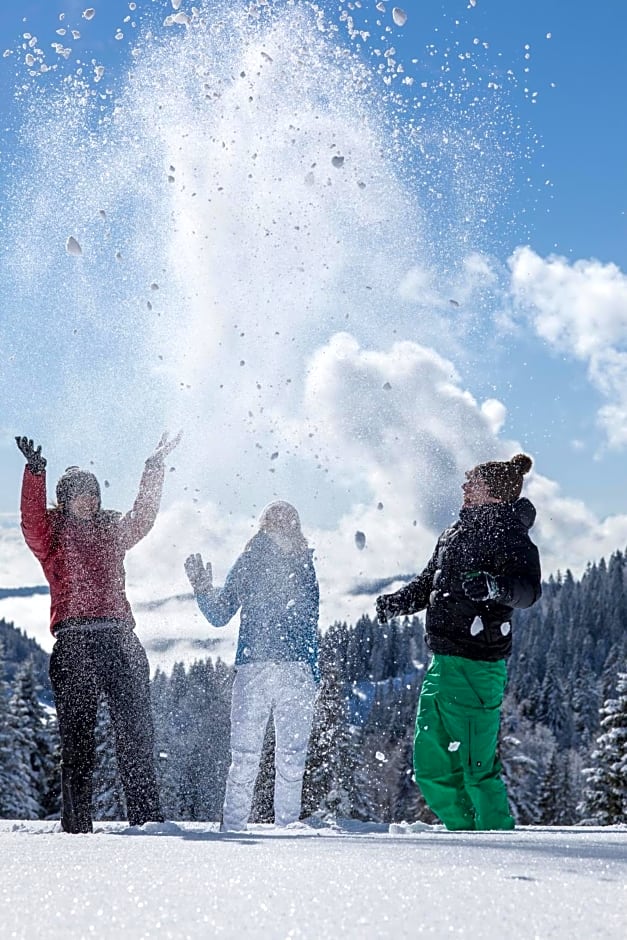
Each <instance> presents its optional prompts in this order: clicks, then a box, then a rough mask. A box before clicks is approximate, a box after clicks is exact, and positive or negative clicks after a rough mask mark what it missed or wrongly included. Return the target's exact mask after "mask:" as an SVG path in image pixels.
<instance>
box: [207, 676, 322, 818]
mask: <svg viewBox="0 0 627 940" xmlns="http://www.w3.org/2000/svg"><path fill="white" fill-rule="evenodd" d="M316 691H317V686H316V683H315V681H314V678H313V676H312V673H311V668H310V666H309V665H308V664H307V663H299V662H294V663H272V662H262V663H247V664H246V665H244V666H238V667H237V672H236V674H235V681H234V683H233V700H232V704H231V754H232V759H231V766H230V768H229V775H228V778H227V782H226V794H225V797H224V807H223V810H222V828H223V829H225V830H231V831H233V830H242V829H245V828H246V824H247V822H248V817H249V815H250V807H251V804H252V799H253V792H254V788H255V780H256V779H257V774H258V772H259V762H260V759H261V752H262V748H263V739H264V733H265V730H266V725H267V724H268V718H269V717H270V712H271V711H273V713H274V731H275V737H276V751H275V765H276V777H275V784H274V819H275V823H276V825H277V826H287V825H288V823H291V822H295V821H296V820H297V819H298V817H299V816H300V805H301V794H302V787H303V773H304V770H305V760H306V758H307V746H308V744H309V735H310V732H311V722H312V719H313V709H314V701H315V698H316Z"/></svg>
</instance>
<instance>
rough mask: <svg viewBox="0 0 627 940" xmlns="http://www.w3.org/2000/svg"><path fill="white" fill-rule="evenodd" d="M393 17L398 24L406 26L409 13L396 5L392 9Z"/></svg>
mask: <svg viewBox="0 0 627 940" xmlns="http://www.w3.org/2000/svg"><path fill="white" fill-rule="evenodd" d="M392 19H393V20H394V22H395V23H396V25H397V26H404V25H405V23H406V22H407V14H406V13H405V10H401V8H400V7H394V8H393V10H392Z"/></svg>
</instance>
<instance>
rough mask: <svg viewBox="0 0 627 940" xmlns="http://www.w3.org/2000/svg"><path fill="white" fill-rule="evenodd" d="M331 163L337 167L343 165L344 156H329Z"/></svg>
mask: <svg viewBox="0 0 627 940" xmlns="http://www.w3.org/2000/svg"><path fill="white" fill-rule="evenodd" d="M331 163H332V164H333V166H334V167H336V168H337V169H339V168H340V167H341V166H344V157H340V156H335V157H331Z"/></svg>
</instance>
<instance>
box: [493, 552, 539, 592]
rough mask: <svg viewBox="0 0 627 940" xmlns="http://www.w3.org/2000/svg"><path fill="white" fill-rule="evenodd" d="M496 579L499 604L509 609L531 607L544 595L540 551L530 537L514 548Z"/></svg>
mask: <svg viewBox="0 0 627 940" xmlns="http://www.w3.org/2000/svg"><path fill="white" fill-rule="evenodd" d="M501 571H502V573H501V572H499V574H497V577H496V582H497V585H498V587H499V592H500V594H499V597H498V602H499V603H501V604H506V605H507V606H508V607H531V606H532V604H535V602H536V601H537V600H538V599H539V598H540V596H541V594H542V572H541V569H540V555H539V554H538V549H537V548H536V546H535V545H534V544H533V542H532V541H531V539H530V538H529V537H528V536H525V537H524V538H521V539H520V540H519V541H517V542H516V544H515V545H513V546H512V549H511V552H510V553H509V556H508V559H507V561H506V562H505V564H504V565H503V567H502V569H501Z"/></svg>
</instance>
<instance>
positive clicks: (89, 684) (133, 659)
mask: <svg viewBox="0 0 627 940" xmlns="http://www.w3.org/2000/svg"><path fill="white" fill-rule="evenodd" d="M50 682H51V684H52V691H53V692H54V698H55V704H56V707H57V717H58V721H59V734H60V737H61V787H62V797H63V810H62V816H61V826H62V828H63V830H64V831H65V832H91V831H92V816H91V802H92V776H93V771H94V765H95V760H96V746H95V727H96V717H97V713H98V700H99V698H100V695H104V696H105V698H106V700H107V703H108V705H109V711H110V713H111V720H112V723H113V729H114V732H115V749H116V756H117V763H118V770H119V772H120V778H121V780H122V786H123V788H124V796H125V798H126V811H127V816H128V821H129V824H130V825H131V826H140V825H142V824H143V823H145V822H146V821H147V820H161V819H162V818H163V817H162V815H161V810H160V807H159V794H158V790H157V780H156V776H155V769H154V763H153V739H154V727H153V720H152V710H151V705H150V670H149V666H148V658H147V656H146V652H145V650H144V648H143V646H142V645H141V643H140V642H139V640H138V639H137V637H136V635H135V633H134V632H133V630H132V629H131V628H130V627H128V626H126V625H125V624H120V623H119V622H107V621H94V622H93V625H89V623H88V624H81V625H79V626H73V627H67V628H65V629H62V630H60V631H59V633H58V635H57V640H56V643H55V644H54V647H53V650H52V655H51V657H50Z"/></svg>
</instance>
